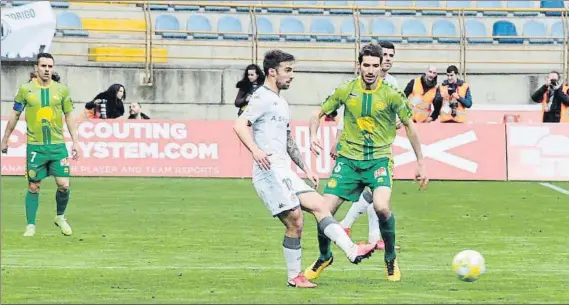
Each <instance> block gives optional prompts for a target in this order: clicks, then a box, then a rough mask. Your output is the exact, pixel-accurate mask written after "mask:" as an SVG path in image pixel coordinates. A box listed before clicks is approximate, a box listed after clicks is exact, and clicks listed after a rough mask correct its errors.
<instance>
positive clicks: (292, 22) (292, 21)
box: [279, 17, 310, 41]
mask: <svg viewBox="0 0 569 305" xmlns="http://www.w3.org/2000/svg"><path fill="white" fill-rule="evenodd" d="M279 32H280V33H281V35H282V34H296V35H285V39H286V40H290V41H310V36H309V35H302V34H300V35H299V34H298V33H306V31H305V30H304V24H302V22H300V20H298V19H296V18H291V17H289V18H284V19H281V24H280V26H279Z"/></svg>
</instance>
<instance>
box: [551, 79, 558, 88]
mask: <svg viewBox="0 0 569 305" xmlns="http://www.w3.org/2000/svg"><path fill="white" fill-rule="evenodd" d="M550 83H551V85H550V87H551V88H555V87H557V85H558V83H557V80H556V79H552V80H551V81H550Z"/></svg>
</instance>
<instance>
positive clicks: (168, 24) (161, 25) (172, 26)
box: [155, 15, 188, 39]
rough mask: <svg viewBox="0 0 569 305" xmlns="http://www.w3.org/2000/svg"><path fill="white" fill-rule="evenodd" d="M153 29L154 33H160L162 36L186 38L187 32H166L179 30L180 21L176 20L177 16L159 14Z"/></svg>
mask: <svg viewBox="0 0 569 305" xmlns="http://www.w3.org/2000/svg"><path fill="white" fill-rule="evenodd" d="M155 30H156V35H161V36H162V38H183V39H186V38H188V34H187V33H177V32H167V31H172V30H174V31H179V30H180V22H179V21H178V18H176V17H174V16H172V15H160V16H158V17H156V25H155Z"/></svg>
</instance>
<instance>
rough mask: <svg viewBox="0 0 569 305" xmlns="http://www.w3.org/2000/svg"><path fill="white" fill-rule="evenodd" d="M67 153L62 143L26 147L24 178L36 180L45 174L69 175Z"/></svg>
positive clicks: (45, 175) (44, 176) (41, 178)
mask: <svg viewBox="0 0 569 305" xmlns="http://www.w3.org/2000/svg"><path fill="white" fill-rule="evenodd" d="M69 172H70V168H69V154H68V153H67V147H66V146H65V144H64V143H61V144H48V145H33V144H28V146H27V149H26V178H27V179H28V181H31V182H38V181H41V180H43V179H44V178H46V177H47V176H54V177H69V176H70V173H69Z"/></svg>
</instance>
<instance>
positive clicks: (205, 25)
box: [186, 15, 218, 39]
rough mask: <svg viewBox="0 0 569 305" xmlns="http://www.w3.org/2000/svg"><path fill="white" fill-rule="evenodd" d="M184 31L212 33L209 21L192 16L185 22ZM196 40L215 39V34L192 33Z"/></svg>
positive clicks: (198, 16) (202, 17) (201, 17)
mask: <svg viewBox="0 0 569 305" xmlns="http://www.w3.org/2000/svg"><path fill="white" fill-rule="evenodd" d="M186 30H187V31H189V32H190V33H192V32H212V31H213V30H212V28H211V23H210V22H209V19H207V18H206V17H204V16H202V15H192V16H190V18H188V21H187V22H186ZM192 36H193V37H194V38H196V39H217V38H218V36H217V34H213V33H192Z"/></svg>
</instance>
